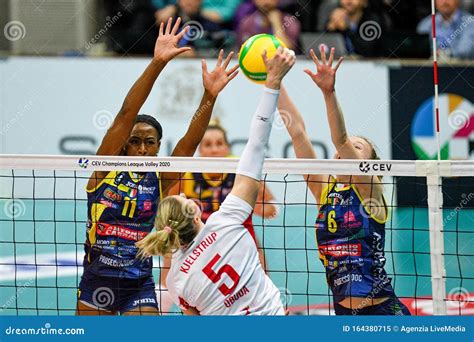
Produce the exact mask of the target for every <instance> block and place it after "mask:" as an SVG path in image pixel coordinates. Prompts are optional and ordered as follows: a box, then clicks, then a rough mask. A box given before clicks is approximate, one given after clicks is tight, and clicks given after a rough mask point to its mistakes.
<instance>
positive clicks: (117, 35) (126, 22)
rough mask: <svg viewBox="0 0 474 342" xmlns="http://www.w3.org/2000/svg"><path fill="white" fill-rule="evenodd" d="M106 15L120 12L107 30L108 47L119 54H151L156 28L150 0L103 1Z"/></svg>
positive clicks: (156, 34) (111, 15)
mask: <svg viewBox="0 0 474 342" xmlns="http://www.w3.org/2000/svg"><path fill="white" fill-rule="evenodd" d="M104 9H105V14H106V16H109V17H111V18H112V17H114V16H116V15H117V13H120V20H118V21H117V22H116V23H114V25H112V26H111V27H110V28H109V30H108V32H107V45H108V48H109V49H110V50H112V51H114V52H116V53H119V54H152V53H153V48H154V46H155V42H156V37H157V36H158V29H157V28H156V26H155V20H154V18H153V6H152V5H151V3H150V0H120V1H115V0H114V1H104Z"/></svg>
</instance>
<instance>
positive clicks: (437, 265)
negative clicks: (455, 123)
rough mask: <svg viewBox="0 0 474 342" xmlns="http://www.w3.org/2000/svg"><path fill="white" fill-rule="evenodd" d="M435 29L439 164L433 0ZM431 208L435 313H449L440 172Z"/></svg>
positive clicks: (432, 182)
mask: <svg viewBox="0 0 474 342" xmlns="http://www.w3.org/2000/svg"><path fill="white" fill-rule="evenodd" d="M431 32H432V37H433V75H434V78H433V83H434V102H435V103H434V108H435V109H434V113H433V114H434V116H435V122H436V144H437V150H438V164H439V163H440V161H441V137H440V135H441V134H440V124H439V91H438V84H439V83H438V81H439V79H438V47H437V45H436V43H437V39H436V6H435V0H431ZM427 185H428V194H430V195H428V208H429V213H430V214H429V222H430V225H429V227H430V228H429V236H430V249H431V253H430V262H431V278H432V282H431V290H432V294H433V314H435V315H446V313H447V305H446V301H445V300H444V298H445V297H446V269H445V263H444V235H443V231H444V227H443V209H442V208H443V193H442V179H441V177H440V176H439V175H433V176H428V177H427Z"/></svg>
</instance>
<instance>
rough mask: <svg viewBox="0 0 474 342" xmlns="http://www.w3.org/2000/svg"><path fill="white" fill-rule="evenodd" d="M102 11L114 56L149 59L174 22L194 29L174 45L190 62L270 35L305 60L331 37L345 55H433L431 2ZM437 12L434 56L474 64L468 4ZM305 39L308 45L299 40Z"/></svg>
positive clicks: (145, 5)
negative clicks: (109, 22)
mask: <svg viewBox="0 0 474 342" xmlns="http://www.w3.org/2000/svg"><path fill="white" fill-rule="evenodd" d="M103 4H104V10H105V12H106V14H107V15H113V14H114V13H117V12H118V11H121V12H122V13H123V17H122V19H121V20H120V22H117V23H116V24H115V25H114V26H113V27H112V28H111V30H110V32H109V36H108V41H107V42H108V46H109V49H111V50H112V51H114V52H116V53H119V54H151V53H152V51H153V45H154V41H155V39H156V35H157V25H159V23H161V22H162V21H165V20H167V19H168V18H169V17H178V16H180V17H182V18H183V25H186V24H187V25H190V26H192V30H191V31H190V33H189V34H188V35H186V36H185V37H184V38H183V40H182V41H181V42H180V44H181V45H183V46H191V47H192V51H190V53H189V54H188V55H189V56H195V55H213V54H215V51H216V50H218V49H220V48H224V49H229V48H235V47H238V46H240V45H241V44H242V43H243V42H244V41H245V40H247V39H248V38H249V37H251V36H252V35H254V34H257V33H271V34H274V35H276V36H277V37H278V38H279V39H280V40H282V41H283V42H284V43H285V44H286V45H287V46H288V47H289V48H292V49H294V50H295V51H296V52H298V53H305V52H306V51H305V50H307V48H308V46H306V45H310V46H309V47H317V45H318V44H319V43H325V35H328V34H331V33H332V34H337V36H339V37H340V39H341V40H342V42H343V47H344V50H345V51H344V54H350V55H360V56H365V57H413V58H417V57H418V58H419V57H429V55H430V53H431V49H430V43H431V37H430V35H431V17H430V13H431V3H430V1H427V0H410V1H400V0H120V1H104V3H103ZM436 7H437V16H436V26H437V36H438V48H439V53H440V54H442V55H443V56H444V57H446V58H460V59H474V17H473V15H472V13H473V12H472V11H473V8H474V0H436ZM311 33H312V34H311ZM308 35H309V37H310V38H309V39H302V38H303V37H304V36H306V37H308ZM308 41H309V44H308ZM311 43H314V44H311ZM421 50H423V51H421ZM426 54H427V56H426Z"/></svg>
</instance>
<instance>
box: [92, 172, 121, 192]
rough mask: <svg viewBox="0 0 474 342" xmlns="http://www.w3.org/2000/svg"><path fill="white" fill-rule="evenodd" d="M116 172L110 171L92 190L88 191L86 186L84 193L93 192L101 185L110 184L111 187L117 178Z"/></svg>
mask: <svg viewBox="0 0 474 342" xmlns="http://www.w3.org/2000/svg"><path fill="white" fill-rule="evenodd" d="M117 173H118V172H117V171H110V172H109V173H108V174H107V176H105V177H104V178H103V179H102V180H101V181H100V182H99V183H98V184H97V185H96V186H95V187H94V188H93V189H88V188H87V186H86V191H87V192H88V193H93V192H95V191H96V190H97V189H98V188H100V186H101V185H102V184H110V185H113V184H114V181H115V178H116V177H117Z"/></svg>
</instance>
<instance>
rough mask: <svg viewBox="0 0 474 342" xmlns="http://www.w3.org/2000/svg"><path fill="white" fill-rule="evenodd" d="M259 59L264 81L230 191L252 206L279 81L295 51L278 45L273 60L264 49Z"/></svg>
mask: <svg viewBox="0 0 474 342" xmlns="http://www.w3.org/2000/svg"><path fill="white" fill-rule="evenodd" d="M262 58H263V61H264V63H265V66H266V68H267V73H268V76H267V81H266V83H265V88H264V90H263V95H262V97H261V99H260V103H259V105H258V107H257V111H256V113H255V115H254V117H253V119H252V123H251V126H250V133H249V139H248V141H247V145H246V146H245V148H244V151H243V153H242V156H241V157H240V161H239V165H238V167H237V176H236V177H235V182H234V187H233V188H232V191H231V194H233V195H235V196H237V197H240V198H241V199H243V200H244V201H246V202H247V203H249V204H250V205H251V206H252V207H254V206H255V201H256V199H257V194H258V190H259V187H260V180H261V176H262V168H263V160H264V158H265V150H266V145H267V144H268V139H269V137H270V132H271V130H272V124H273V118H274V116H275V112H276V107H277V102H278V97H279V94H280V86H281V81H282V80H283V77H285V75H286V74H287V73H288V71H289V70H290V69H291V68H292V66H293V65H294V64H295V61H296V58H295V55H294V52H293V51H291V50H288V49H283V48H282V47H280V48H278V50H277V53H276V54H275V56H274V57H273V58H272V59H268V58H267V55H266V52H264V54H263V56H262Z"/></svg>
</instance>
